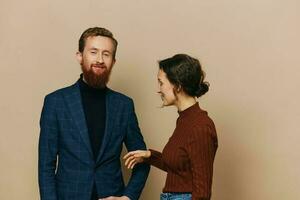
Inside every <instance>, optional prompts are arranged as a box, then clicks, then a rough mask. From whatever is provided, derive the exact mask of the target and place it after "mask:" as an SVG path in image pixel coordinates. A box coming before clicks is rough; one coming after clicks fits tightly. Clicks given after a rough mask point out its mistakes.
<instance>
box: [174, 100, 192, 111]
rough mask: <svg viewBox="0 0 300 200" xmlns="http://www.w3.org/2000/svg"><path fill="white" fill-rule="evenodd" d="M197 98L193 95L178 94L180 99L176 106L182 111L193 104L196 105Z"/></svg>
mask: <svg viewBox="0 0 300 200" xmlns="http://www.w3.org/2000/svg"><path fill="white" fill-rule="evenodd" d="M196 102H197V101H196V99H195V97H191V96H180V97H179V96H178V101H177V103H176V104H175V106H176V107H177V109H178V111H179V112H181V111H183V110H185V109H187V108H189V107H191V106H192V105H194V104H195V103H196Z"/></svg>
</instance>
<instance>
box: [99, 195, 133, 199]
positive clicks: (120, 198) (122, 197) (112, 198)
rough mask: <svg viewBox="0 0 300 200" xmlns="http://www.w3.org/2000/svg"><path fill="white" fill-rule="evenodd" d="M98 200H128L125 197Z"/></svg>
mask: <svg viewBox="0 0 300 200" xmlns="http://www.w3.org/2000/svg"><path fill="white" fill-rule="evenodd" d="M99 200H130V199H129V198H128V197H127V196H121V197H114V196H110V197H106V198H102V199H99Z"/></svg>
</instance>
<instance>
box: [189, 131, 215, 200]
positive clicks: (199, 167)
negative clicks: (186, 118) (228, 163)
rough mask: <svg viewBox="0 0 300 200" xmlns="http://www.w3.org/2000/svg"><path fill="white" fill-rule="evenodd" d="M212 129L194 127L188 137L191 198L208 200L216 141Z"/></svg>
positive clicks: (193, 199)
mask: <svg viewBox="0 0 300 200" xmlns="http://www.w3.org/2000/svg"><path fill="white" fill-rule="evenodd" d="M214 135H215V133H214V132H213V130H212V129H211V128H210V127H208V126H206V127H198V128H197V127H195V128H194V129H193V130H192V134H191V135H190V137H189V143H188V145H187V146H188V147H187V150H188V154H189V158H190V161H191V169H192V177H193V178H192V200H209V199H210V197H211V186H212V177H213V162H214V157H215V153H216V149H217V143H216V142H217V141H216V138H215V137H214Z"/></svg>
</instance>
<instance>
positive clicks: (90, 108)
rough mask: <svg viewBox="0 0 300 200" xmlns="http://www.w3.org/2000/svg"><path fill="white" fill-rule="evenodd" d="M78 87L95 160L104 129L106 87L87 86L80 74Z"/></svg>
mask: <svg viewBox="0 0 300 200" xmlns="http://www.w3.org/2000/svg"><path fill="white" fill-rule="evenodd" d="M79 87H80V93H81V98H82V105H83V110H84V114H85V119H86V123H87V128H88V132H89V136H90V141H91V145H92V149H93V153H94V158H95V160H96V158H97V156H98V153H99V149H100V147H101V144H102V140H103V135H104V131H105V117H106V106H105V94H106V91H107V88H100V89H98V88H93V87H91V86H89V85H88V84H87V83H85V82H84V80H83V76H82V75H81V76H80V79H79Z"/></svg>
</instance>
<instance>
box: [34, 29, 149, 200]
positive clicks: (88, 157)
mask: <svg viewBox="0 0 300 200" xmlns="http://www.w3.org/2000/svg"><path fill="white" fill-rule="evenodd" d="M117 45H118V42H117V40H116V39H115V38H114V37H113V34H112V33H111V32H110V31H109V30H107V29H105V28H99V27H95V28H89V29H87V30H86V31H84V32H83V33H82V35H81V37H80V39H79V51H78V52H77V54H76V56H77V59H78V61H79V63H80V65H81V69H82V72H83V74H82V75H81V76H80V79H79V80H78V81H77V82H76V83H75V84H74V85H72V86H69V87H66V88H63V89H60V90H57V91H55V92H53V93H51V94H49V95H47V96H46V97H45V101H44V106H43V110H42V114H41V120H40V127H41V132H40V138H39V187H40V196H41V200H50V199H51V200H98V199H101V200H129V199H130V200H137V199H139V196H140V194H141V191H142V189H143V187H144V184H145V181H146V179H147V176H148V173H149V166H147V165H143V164H141V165H139V166H137V167H135V168H134V169H133V171H132V174H131V177H130V180H129V182H128V184H127V186H124V182H123V177H122V172H121V165H120V154H121V151H122V145H123V143H125V145H126V148H127V150H128V151H133V150H136V149H146V146H145V143H144V141H143V137H142V135H141V133H140V129H139V126H138V122H137V118H136V115H135V111H134V105H133V101H132V100H131V99H130V98H129V97H126V96H125V95H123V94H120V93H117V92H115V91H113V90H111V89H109V88H107V87H106V84H107V82H108V80H109V76H110V73H111V70H112V67H113V66H114V64H115V62H116V59H115V56H116V50H117Z"/></svg>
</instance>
